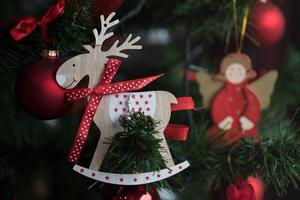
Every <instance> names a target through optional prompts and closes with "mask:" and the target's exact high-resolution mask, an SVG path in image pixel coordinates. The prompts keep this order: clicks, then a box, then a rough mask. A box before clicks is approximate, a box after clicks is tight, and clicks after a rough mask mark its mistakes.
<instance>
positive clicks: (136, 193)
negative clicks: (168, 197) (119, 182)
mask: <svg viewBox="0 0 300 200" xmlns="http://www.w3.org/2000/svg"><path fill="white" fill-rule="evenodd" d="M101 193H102V195H103V199H105V200H160V197H159V194H158V192H157V190H156V189H155V188H154V187H153V186H150V185H137V186H116V185H106V186H104V187H103V188H101Z"/></svg>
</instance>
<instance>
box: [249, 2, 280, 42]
mask: <svg viewBox="0 0 300 200" xmlns="http://www.w3.org/2000/svg"><path fill="white" fill-rule="evenodd" d="M250 20H251V22H252V23H253V25H252V27H251V28H252V31H253V32H254V34H255V37H256V39H257V40H258V42H259V43H260V44H262V45H271V44H274V43H276V42H277V41H278V40H280V39H281V38H282V36H283V35H284V32H285V18H284V16H283V14H282V11H281V10H280V9H279V8H278V7H277V6H275V5H274V4H273V3H271V2H267V3H263V2H258V3H256V4H255V5H254V7H253V8H252V9H251V14H250Z"/></svg>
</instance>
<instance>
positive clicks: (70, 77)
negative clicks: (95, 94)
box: [56, 13, 142, 89]
mask: <svg viewBox="0 0 300 200" xmlns="http://www.w3.org/2000/svg"><path fill="white" fill-rule="evenodd" d="M114 16H115V13H111V14H110V15H109V16H108V17H107V18H106V19H105V18H104V16H103V15H101V16H100V20H101V32H100V33H99V34H98V31H97V29H94V30H93V33H94V36H95V47H92V46H90V45H84V46H83V47H84V48H85V49H86V50H87V51H88V53H85V54H81V55H78V56H75V57H73V58H71V59H69V60H67V61H66V62H64V63H63V64H62V65H61V66H60V68H59V69H58V71H57V73H56V80H57V82H58V84H59V85H60V86H62V87H63V88H68V89H71V88H74V87H75V86H76V85H77V83H78V82H79V81H80V80H81V79H83V78H84V77H85V76H88V77H89V87H95V86H96V85H97V84H98V83H99V79H100V77H101V74H102V72H103V70H104V67H105V64H106V62H107V61H108V59H109V57H110V56H116V57H121V58H128V54H126V53H123V52H122V51H123V50H129V49H142V46H140V45H135V43H136V42H138V41H139V40H140V37H135V38H134V39H131V38H132V35H131V34H130V35H129V36H128V37H127V38H126V40H125V41H124V42H123V43H122V44H121V45H119V41H118V40H117V41H115V43H114V44H113V45H112V46H111V48H110V49H108V50H107V51H102V45H103V43H104V41H105V40H107V39H108V38H110V37H111V36H113V35H114V33H113V32H107V31H108V29H109V28H111V27H112V26H115V25H116V24H118V23H119V20H114V21H112V22H111V19H112V18H113V17H114Z"/></svg>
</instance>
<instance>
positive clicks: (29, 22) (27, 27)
mask: <svg viewBox="0 0 300 200" xmlns="http://www.w3.org/2000/svg"><path fill="white" fill-rule="evenodd" d="M64 8H65V1H64V0H58V2H57V3H56V4H55V5H53V6H51V7H50V8H49V9H48V11H47V13H46V14H45V15H44V16H43V18H42V19H41V20H38V19H36V18H34V17H25V18H24V19H23V20H21V21H20V22H19V23H18V25H17V26H16V27H15V28H13V29H11V30H10V35H11V36H12V37H13V39H14V40H15V41H19V40H21V39H23V38H25V37H26V36H28V35H29V34H31V33H32V32H33V31H34V30H35V29H36V27H37V26H40V27H41V28H42V36H43V38H44V39H45V40H46V41H50V37H49V35H48V24H49V23H51V22H52V21H53V20H55V19H56V18H57V17H59V16H60V15H61V14H62V13H63V12H64Z"/></svg>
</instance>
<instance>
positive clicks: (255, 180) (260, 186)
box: [247, 176, 265, 200]
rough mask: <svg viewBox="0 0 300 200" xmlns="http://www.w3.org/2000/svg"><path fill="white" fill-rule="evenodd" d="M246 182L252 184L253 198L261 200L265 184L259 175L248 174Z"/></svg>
mask: <svg viewBox="0 0 300 200" xmlns="http://www.w3.org/2000/svg"><path fill="white" fill-rule="evenodd" d="M247 182H248V183H249V184H250V185H251V186H252V188H253V190H254V193H255V200H263V199H264V194H265V186H264V183H263V181H262V180H261V179H260V178H259V177H254V176H250V177H249V178H248V180H247Z"/></svg>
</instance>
